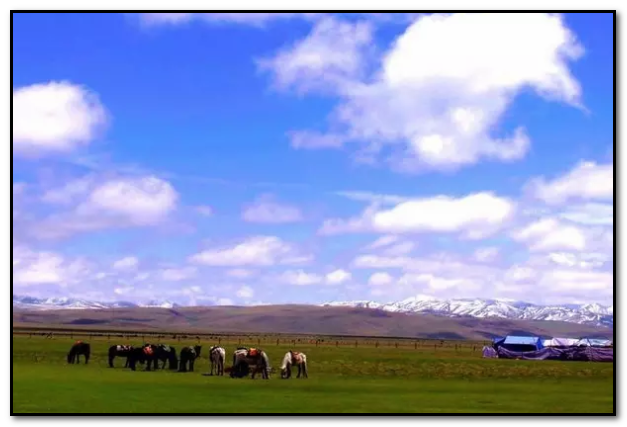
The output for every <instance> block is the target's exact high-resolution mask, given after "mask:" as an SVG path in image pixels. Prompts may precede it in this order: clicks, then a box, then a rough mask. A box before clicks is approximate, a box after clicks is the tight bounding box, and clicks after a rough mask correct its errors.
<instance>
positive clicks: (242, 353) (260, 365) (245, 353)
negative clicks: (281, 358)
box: [230, 347, 270, 380]
mask: <svg viewBox="0 0 627 427" xmlns="http://www.w3.org/2000/svg"><path fill="white" fill-rule="evenodd" d="M251 365H253V366H254V367H255V368H254V369H253V370H252V371H253V372H252V379H255V374H256V373H257V372H258V371H261V376H262V378H263V379H266V380H267V379H269V378H270V377H269V375H268V372H269V371H270V359H269V358H268V355H267V354H266V352H265V351H263V350H261V349H258V348H250V349H247V348H242V347H240V348H238V349H237V350H235V352H233V367H232V368H231V370H230V371H231V378H234V377H243V376H246V375H248V373H247V372H246V371H247V369H248V367H250V366H251ZM242 369H243V370H244V372H245V373H243V375H242Z"/></svg>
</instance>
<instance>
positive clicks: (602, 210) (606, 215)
mask: <svg viewBox="0 0 627 427" xmlns="http://www.w3.org/2000/svg"><path fill="white" fill-rule="evenodd" d="M558 215H559V217H560V218H563V219H566V220H569V221H571V222H576V223H579V224H584V225H607V226H613V225H614V205H613V204H611V205H610V204H605V203H585V204H581V205H570V206H568V207H566V208H565V209H564V210H562V211H561V212H559V214H558Z"/></svg>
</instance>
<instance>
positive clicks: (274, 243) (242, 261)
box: [189, 236, 311, 267]
mask: <svg viewBox="0 0 627 427" xmlns="http://www.w3.org/2000/svg"><path fill="white" fill-rule="evenodd" d="M310 259H311V257H309V256H306V255H301V254H300V253H299V252H298V250H297V249H296V247H295V246H294V245H292V244H290V243H288V242H285V241H283V240H281V239H280V238H278V237H275V236H254V237H250V238H248V239H246V240H244V241H243V242H241V243H238V244H236V245H235V246H232V247H222V248H216V249H210V250H206V251H203V252H200V253H197V254H195V255H192V256H191V257H190V259H189V260H190V262H193V263H198V264H204V265H211V266H224V267H231V266H233V267H235V266H245V265H248V266H272V265H277V264H300V263H305V262H307V261H309V260H310Z"/></svg>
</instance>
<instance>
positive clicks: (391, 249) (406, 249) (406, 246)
mask: <svg viewBox="0 0 627 427" xmlns="http://www.w3.org/2000/svg"><path fill="white" fill-rule="evenodd" d="M415 248H416V244H415V243H414V242H401V243H397V244H395V245H391V246H388V247H387V248H385V249H383V251H382V254H383V255H386V256H400V255H407V254H409V253H410V252H411V251H413V250H414V249H415Z"/></svg>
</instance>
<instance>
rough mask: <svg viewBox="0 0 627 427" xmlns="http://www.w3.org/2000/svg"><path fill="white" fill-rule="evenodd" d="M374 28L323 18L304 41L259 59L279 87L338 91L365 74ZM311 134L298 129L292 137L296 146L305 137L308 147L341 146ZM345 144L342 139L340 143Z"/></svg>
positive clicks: (331, 138) (300, 90)
mask: <svg viewBox="0 0 627 427" xmlns="http://www.w3.org/2000/svg"><path fill="white" fill-rule="evenodd" d="M372 35H373V27H372V25H371V24H370V23H369V22H365V21H364V22H356V23H349V22H343V21H339V20H337V19H335V18H332V17H326V18H323V19H321V20H319V21H318V22H317V23H316V24H315V25H314V27H313V29H312V31H311V33H310V34H309V35H308V36H307V37H306V38H305V39H303V40H300V41H298V42H297V43H295V44H294V45H292V46H289V47H287V48H284V49H283V50H281V51H280V52H278V53H277V54H276V55H275V56H274V57H272V58H265V59H262V60H260V61H259V66H260V68H261V69H262V70H267V71H271V72H272V74H273V77H274V85H275V86H276V87H278V88H279V89H283V90H285V89H295V90H296V91H298V92H300V93H304V92H310V91H315V90H327V89H331V90H334V89H336V88H338V87H341V86H344V85H347V84H348V83H349V82H351V81H353V80H354V79H356V78H360V77H362V76H363V74H364V66H365V63H364V58H363V54H362V50H363V49H364V48H366V47H368V46H369V45H370V44H371V42H372ZM311 135H312V134H311V133H309V132H305V133H302V132H298V133H296V134H294V136H293V137H296V138H297V139H296V140H294V139H293V140H292V144H293V145H295V146H302V145H303V144H299V143H298V142H297V141H298V139H301V140H302V138H303V137H305V138H306V140H307V141H308V143H307V144H304V145H305V146H308V147H311V146H314V145H316V143H317V144H321V145H322V146H326V147H328V146H335V145H338V142H337V141H334V139H333V137H331V136H326V137H323V136H320V135H319V136H317V137H316V138H315V139H316V141H317V142H316V143H313V140H312V137H311ZM339 145H341V142H340V143H339Z"/></svg>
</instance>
